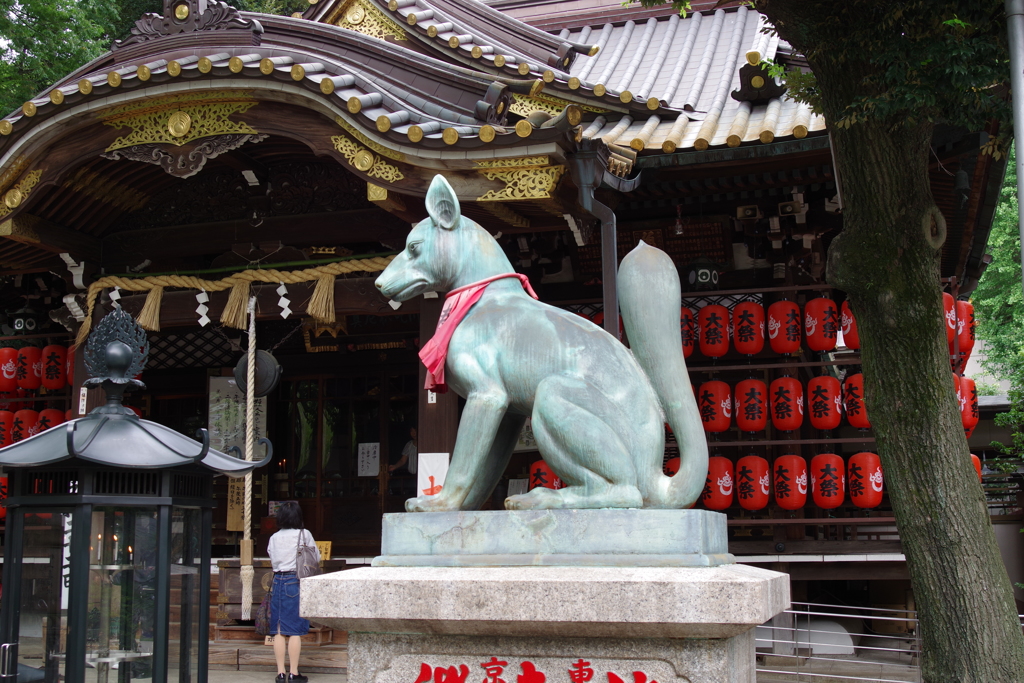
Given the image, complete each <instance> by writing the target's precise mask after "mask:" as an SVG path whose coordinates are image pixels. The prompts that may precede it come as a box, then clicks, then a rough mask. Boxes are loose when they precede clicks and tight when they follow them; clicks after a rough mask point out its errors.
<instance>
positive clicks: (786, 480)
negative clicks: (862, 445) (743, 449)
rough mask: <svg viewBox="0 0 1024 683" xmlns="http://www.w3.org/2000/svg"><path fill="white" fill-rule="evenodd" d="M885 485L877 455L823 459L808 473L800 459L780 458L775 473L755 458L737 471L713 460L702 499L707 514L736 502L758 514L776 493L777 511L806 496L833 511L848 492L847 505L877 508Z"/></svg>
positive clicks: (724, 460) (798, 504)
mask: <svg viewBox="0 0 1024 683" xmlns="http://www.w3.org/2000/svg"><path fill="white" fill-rule="evenodd" d="M670 462H671V461H670ZM808 473H809V474H810V485H808ZM847 482H848V483H849V485H848V486H847ZM883 484H884V481H883V478H882V463H881V460H880V459H879V457H878V455H877V454H875V453H868V452H864V453H857V454H855V455H851V456H850V459H849V461H848V462H846V463H845V466H844V462H843V458H842V457H841V456H839V455H836V454H835V453H821V454H819V455H816V456H814V457H813V458H812V459H811V465H810V471H809V472H808V466H807V461H806V460H805V459H804V458H803V457H801V456H799V455H783V456H779V457H778V458H776V459H775V463H774V466H773V467H769V465H768V460H766V459H765V458H762V457H761V456H759V455H748V456H745V457H743V458H740V459H739V460H738V461H737V462H736V464H735V466H733V463H732V460H730V459H729V458H725V457H722V456H713V457H711V458H709V459H708V475H707V479H706V480H705V482H704V491H703V493H702V494H701V498H700V499H701V502H702V503H703V505H704V507H706V508H708V509H709V510H725V509H727V508H729V507H731V506H732V505H733V502H734V500H735V502H736V503H738V504H739V506H740V507H741V508H743V509H744V510H762V509H764V508H765V507H767V505H768V503H769V501H770V497H771V495H772V493H774V496H775V502H776V504H777V505H778V506H779V507H781V508H782V509H784V510H799V509H800V508H802V507H804V506H805V505H806V504H807V495H808V492H809V493H810V495H811V500H812V501H813V502H814V504H815V505H816V506H818V507H819V508H822V509H825V510H831V509H834V508H837V507H839V506H840V505H842V504H843V501H844V499H845V494H846V491H847V490H849V494H850V502H851V503H853V504H854V505H856V506H857V507H860V508H875V507H878V506H879V505H880V504H881V502H882V493H883V489H884V485H883Z"/></svg>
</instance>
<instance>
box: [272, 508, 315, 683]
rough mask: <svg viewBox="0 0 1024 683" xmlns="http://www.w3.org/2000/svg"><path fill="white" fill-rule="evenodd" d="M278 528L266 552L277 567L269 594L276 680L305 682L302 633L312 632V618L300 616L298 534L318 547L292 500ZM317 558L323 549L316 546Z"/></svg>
mask: <svg viewBox="0 0 1024 683" xmlns="http://www.w3.org/2000/svg"><path fill="white" fill-rule="evenodd" d="M275 517H276V519H277V527H278V529H279V531H278V532H277V533H275V534H274V535H273V536H271V537H270V542H269V543H268V544H267V554H268V555H270V564H271V566H272V567H273V569H274V584H273V588H272V590H273V594H272V595H271V598H270V632H271V633H273V634H274V657H275V658H276V659H277V683H285V682H288V683H306V681H307V680H308V679H307V678H306V677H305V676H303V675H302V674H300V673H299V652H300V651H301V650H302V636H304V635H306V634H307V633H309V621H308V620H306V619H303V618H302V617H300V616H299V578H298V576H296V574H295V560H296V555H297V553H298V545H299V537H300V536H301V537H302V542H303V543H304V544H306V545H310V546H312V547H314V548H316V543H315V541H313V534H311V533H309V532H308V531H306V530H305V529H304V528H303V526H302V508H300V507H299V504H298V503H296V502H295V501H293V500H288V501H285V502H283V503H281V507H279V508H278V509H277V514H276V515H275ZM317 559H320V551H319V549H318V550H317ZM286 639H287V651H288V660H289V664H290V665H291V672H290V673H287V674H286V672H285V667H284V655H285V649H286V647H285V640H286Z"/></svg>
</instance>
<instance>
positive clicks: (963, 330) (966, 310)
mask: <svg viewBox="0 0 1024 683" xmlns="http://www.w3.org/2000/svg"><path fill="white" fill-rule="evenodd" d="M956 315H957V321H956V329H957V335H956V346H957V347H959V351H960V357H959V358H958V359H957V360H958V361H959V362H960V367H964V366H965V365H967V359H968V358H970V357H971V351H973V350H974V341H975V338H974V333H975V331H976V329H977V321H976V320H975V319H974V304H972V303H971V302H970V301H957V302H956ZM956 350H958V349H957V348H955V347H954V345H953V344H950V345H949V352H950V353H951V354H952V353H953V352H954V351H956Z"/></svg>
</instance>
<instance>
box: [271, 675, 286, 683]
mask: <svg viewBox="0 0 1024 683" xmlns="http://www.w3.org/2000/svg"><path fill="white" fill-rule="evenodd" d="M287 680H288V675H287V674H277V678H275V679H274V683H286V681H287Z"/></svg>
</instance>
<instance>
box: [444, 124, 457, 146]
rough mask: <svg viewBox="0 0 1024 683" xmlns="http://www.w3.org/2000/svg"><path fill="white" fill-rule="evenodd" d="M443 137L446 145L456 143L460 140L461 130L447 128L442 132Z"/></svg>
mask: <svg viewBox="0 0 1024 683" xmlns="http://www.w3.org/2000/svg"><path fill="white" fill-rule="evenodd" d="M441 139H442V140H444V144H446V145H454V144H455V143H456V142H458V141H459V131H457V130H455V129H454V128H445V129H444V132H443V133H441Z"/></svg>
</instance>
